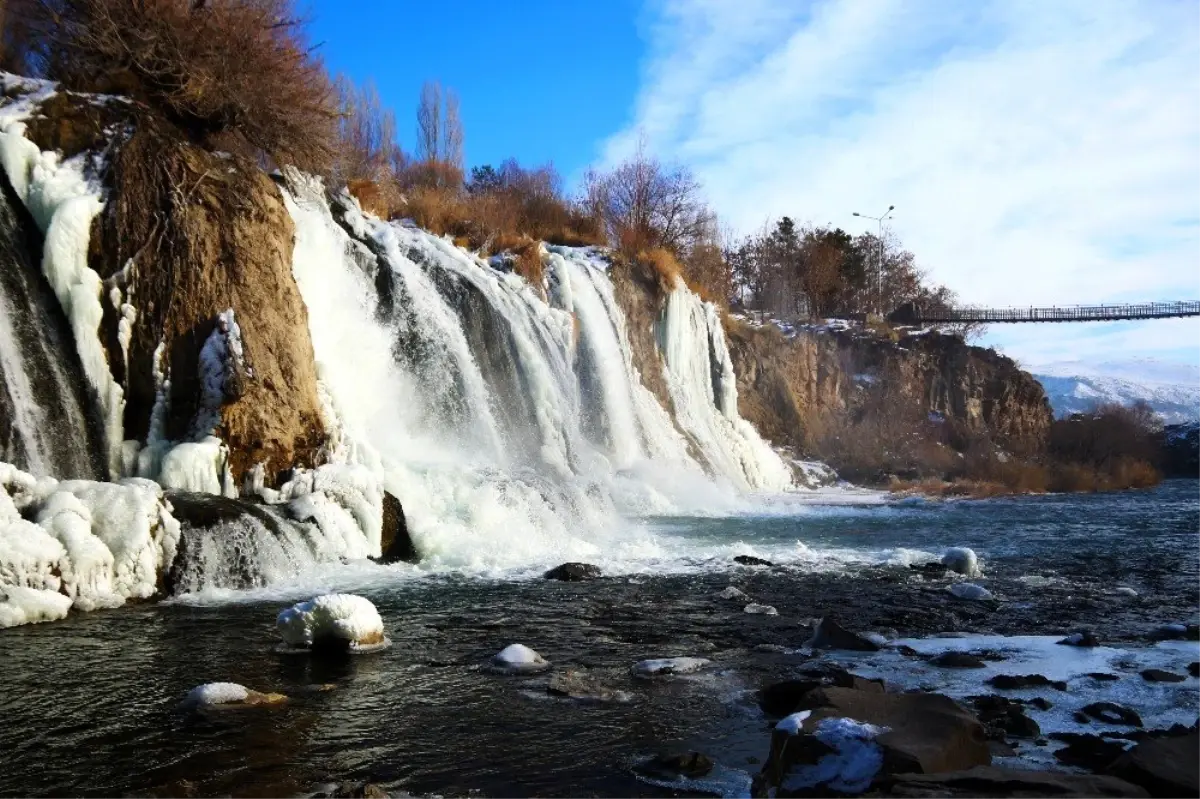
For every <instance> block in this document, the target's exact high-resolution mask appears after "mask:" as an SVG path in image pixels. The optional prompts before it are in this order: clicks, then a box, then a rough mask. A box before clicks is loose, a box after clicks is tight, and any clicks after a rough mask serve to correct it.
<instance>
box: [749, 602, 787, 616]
mask: <svg viewBox="0 0 1200 799" xmlns="http://www.w3.org/2000/svg"><path fill="white" fill-rule="evenodd" d="M742 610H743V611H744V612H746V613H749V614H751V615H758V616H778V615H779V611H778V610H776V609H775V607H774V606H773V605H759V604H757V603H754V602H751V603H750V604H749V605H747V606H746V607H744V608H742Z"/></svg>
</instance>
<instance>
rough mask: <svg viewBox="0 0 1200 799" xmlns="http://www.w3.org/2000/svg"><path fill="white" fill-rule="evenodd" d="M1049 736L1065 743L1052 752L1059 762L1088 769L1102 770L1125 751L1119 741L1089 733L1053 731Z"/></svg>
mask: <svg viewBox="0 0 1200 799" xmlns="http://www.w3.org/2000/svg"><path fill="white" fill-rule="evenodd" d="M1050 737H1051V738H1054V739H1056V740H1059V741H1065V742H1066V744H1067V745H1066V746H1064V747H1063V748H1062V749H1059V750H1057V751H1056V752H1055V753H1054V757H1055V758H1056V759H1057V760H1058V761H1059V762H1060V763H1065V764H1066V765H1068V766H1077V767H1078V768H1085V769H1088V770H1089V771H1104V770H1105V769H1107V768H1108V767H1109V766H1110V765H1112V763H1113V762H1114V761H1115V760H1116V759H1117V758H1118V757H1120V756H1121V755H1122V754H1124V752H1125V745H1124V744H1122V743H1120V742H1119V741H1110V740H1108V739H1106V738H1101V737H1100V736H1099V735H1092V734H1090V733H1079V732H1054V733H1050Z"/></svg>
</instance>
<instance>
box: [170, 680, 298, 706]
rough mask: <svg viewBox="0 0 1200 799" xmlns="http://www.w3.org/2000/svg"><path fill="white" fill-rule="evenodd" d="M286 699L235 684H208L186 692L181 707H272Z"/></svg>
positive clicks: (279, 695)
mask: <svg viewBox="0 0 1200 799" xmlns="http://www.w3.org/2000/svg"><path fill="white" fill-rule="evenodd" d="M286 699H287V697H286V696H284V695H283V694H271V693H260V692H259V691H252V690H250V689H249V688H247V687H246V686H244V685H239V684H238V683H235V682H210V683H205V684H204V685H197V686H196V687H195V688H193V689H192V690H190V691H188V695H187V696H186V697H184V700H183V705H185V706H187V707H213V706H218V705H224V706H228V705H274V704H278V703H279V702H283V701H285V700H286Z"/></svg>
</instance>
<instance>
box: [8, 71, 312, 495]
mask: <svg viewBox="0 0 1200 799" xmlns="http://www.w3.org/2000/svg"><path fill="white" fill-rule="evenodd" d="M114 131H115V133H114ZM25 135H26V136H27V137H28V138H29V139H30V140H32V141H33V142H34V144H36V145H37V146H38V147H39V148H40V149H41V150H43V151H47V150H54V151H58V152H60V153H62V154H63V155H64V156H71V155H74V154H76V153H81V152H91V153H99V152H103V153H104V155H105V157H104V158H97V159H94V164H95V166H94V169H95V170H96V174H95V175H94V176H93V177H94V178H95V179H97V180H98V181H99V182H100V183H101V184H102V185H104V186H105V187H106V189H107V193H106V196H105V199H104V209H103V210H102V211H101V212H100V214H99V215H98V216H97V217H96V218H95V219H94V221H93V223H92V231H91V237H90V243H89V253H88V267H90V269H92V270H93V271H94V272H95V273H96V274H98V275H99V277H100V278H101V279H102V281H103V287H102V291H101V303H102V305H103V311H104V318H103V320H102V322H101V324H100V329H99V336H100V341H101V342H102V343H103V345H104V348H105V350H106V356H107V361H108V370H109V372H110V373H111V376H112V378H113V380H115V381H116V383H117V384H118V385H119V386H120V387H121V389H122V390H123V393H124V405H125V407H124V414H123V419H122V420H121V421H122V422H123V437H124V438H125V439H127V440H137V441H139V442H143V443H144V442H147V441H148V440H150V439H152V438H157V439H160V440H170V441H196V440H200V439H202V438H203V437H205V436H207V435H215V436H217V437H218V438H220V439H222V440H223V441H224V442H225V443H226V444H227V445H228V449H229V456H228V464H227V465H228V468H229V470H230V471H231V473H232V476H233V478H234V481H235V483H236V484H237V485H241V484H242V483H243V480H244V478H245V477H246V475H247V474H248V473H249V472H250V471H251V470H252V469H254V468H255V467H256V466H258V465H261V466H262V467H263V475H264V478H265V483H266V484H267V485H271V486H274V485H278V484H279V483H280V482H282V477H283V476H284V475H285V474H286V472H287V471H288V470H290V469H291V468H292V467H293V466H306V467H308V466H313V465H315V464H316V463H317V462H318V460H319V454H318V452H319V449H320V447H321V446H322V445H323V444H324V443H325V440H326V433H325V429H324V424H323V421H322V416H321V409H320V402H319V399H318V395H317V377H316V367H315V364H314V358H313V348H312V342H311V339H310V337H309V332H308V318H307V311H306V308H305V305H304V302H303V300H302V299H301V297H300V293H299V290H298V289H297V287H296V283H295V280H294V279H293V278H292V273H291V261H292V248H293V239H294V235H293V226H292V220H291V217H290V216H289V214H288V212H287V210H286V208H285V207H284V204H283V199H282V196H281V194H280V191H279V189H278V188H277V187H276V186H275V184H274V183H273V182H272V181H271V179H270V178H269V177H268V176H267V175H266V173H264V172H263V171H262V169H260V168H259V167H258V165H257V164H255V163H254V162H253V161H251V160H250V159H249V158H246V157H243V156H240V155H235V154H229V153H216V152H209V151H207V150H205V149H203V148H201V147H199V146H197V145H195V144H193V143H191V142H189V141H188V140H187V138H186V136H185V135H184V134H182V133H181V132H180V131H178V130H176V129H174V128H173V127H172V126H171V125H170V124H169V123H167V122H165V121H163V120H161V119H160V118H157V117H155V116H153V115H151V114H150V113H149V112H146V111H145V110H144V109H142V108H141V107H140V106H138V105H137V104H135V103H129V102H119V103H118V102H105V101H104V100H99V101H94V100H91V99H89V98H88V97H86V96H81V95H74V94H71V93H68V92H58V93H57V94H54V95H52V96H51V98H50V99H49V100H46V101H45V102H43V103H42V104H41V105H40V107H39V108H38V110H37V111H36V112H35V114H34V115H33V116H32V117H31V118H30V120H29V121H28V124H27V127H26V130H25ZM230 310H232V311H233V313H232V314H227V318H228V320H229V322H230V323H232V322H236V326H237V328H238V330H237V333H239V334H240V336H239V339H238V341H237V342H236V347H235V346H234V345H230V346H231V347H233V348H236V349H238V350H239V351H238V352H237V353H236V356H237V357H236V358H234V357H230V358H228V359H227V361H226V368H225V373H224V374H223V375H220V374H218V375H215V376H214V375H213V374H212V366H211V363H207V364H206V363H205V357H203V356H202V352H203V351H204V350H205V347H206V344H209V343H210V337H212V336H213V334H214V330H217V329H218V325H219V324H220V317H221V315H222V314H225V313H226V312H227V311H230ZM210 346H211V345H210ZM208 360H209V361H211V360H212V359H211V358H209V359H208ZM214 405H215V406H216V407H212V406H214ZM156 406H157V414H156ZM154 425H158V428H159V429H154V427H153V426H154ZM117 443H119V442H111V441H110V442H108V446H109V447H110V449H111V448H112V447H114V446H115V444H117ZM114 476H116V475H114Z"/></svg>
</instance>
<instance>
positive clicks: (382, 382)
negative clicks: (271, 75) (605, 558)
mask: <svg viewBox="0 0 1200 799" xmlns="http://www.w3.org/2000/svg"><path fill="white" fill-rule="evenodd" d="M286 182H287V188H286V190H285V202H286V204H287V207H288V210H289V212H290V213H291V214H292V218H293V220H294V222H295V225H296V247H295V252H294V256H293V271H294V274H295V277H296V280H297V283H298V285H299V287H300V291H301V295H302V296H303V297H304V300H305V303H306V305H307V306H308V318H309V325H310V329H311V334H312V338H313V347H314V351H315V354H316V359H317V362H318V374H319V376H320V381H321V390H322V392H323V394H324V395H325V396H326V397H327V398H328V402H329V409H328V411H329V414H330V416H331V420H330V426H331V427H332V428H334V429H336V430H337V431H338V433H337V436H338V438H339V441H340V454H339V455H337V457H340V458H342V459H345V460H348V461H354V462H358V463H361V464H365V465H368V466H369V467H370V468H371V469H373V470H374V472H375V473H376V474H377V475H378V477H379V479H380V480H381V481H382V482H383V484H384V485H385V486H386V487H387V488H388V490H389V491H391V492H392V493H394V494H395V495H396V496H398V497H400V499H401V502H402V503H403V504H404V507H405V512H406V514H407V517H408V524H409V530H410V532H411V534H412V535H413V538H414V539H415V540H416V541H417V543H418V546H420V547H421V548H422V550H423V551H424V552H425V553H426V554H427V560H428V561H429V562H430V563H432V564H444V565H451V566H455V567H460V568H465V569H468V570H471V569H482V570H490V569H497V568H499V569H505V568H512V567H518V566H538V565H544V564H547V563H551V565H552V561H561V560H564V559H587V558H589V557H593V558H594V557H598V556H600V555H601V554H605V555H613V554H614V553H615V552H618V551H620V550H622V549H623V548H629V549H638V550H639V551H644V550H645V548H647V547H650V548H653V546H654V544H653V537H652V536H650V535H649V533H647V532H646V531H645V530H643V529H642V528H641V525H640V523H638V522H637V521H636V520H635V519H631V516H633V517H636V516H638V515H641V514H644V513H646V512H650V513H684V512H691V511H696V510H699V509H711V508H713V507H728V506H729V505H730V504H731V503H732V502H733V501H734V499H733V497H735V495H736V493H737V491H738V490H739V489H741V490H745V489H753V490H782V489H786V488H787V487H789V486H790V484H791V482H790V472H789V470H788V467H787V466H786V465H785V464H784V463H783V461H782V460H781V459H780V458H779V456H778V455H777V454H776V453H775V452H774V451H772V450H771V449H770V447H769V446H767V444H766V443H765V442H763V441H762V439H761V438H759V437H758V435H757V433H756V432H755V431H754V429H753V427H751V426H750V425H749V424H748V423H747V422H745V421H744V420H742V419H741V418H740V417H739V416H738V415H737V407H736V406H737V395H736V388H735V387H734V380H733V373H732V365H731V363H730V359H729V354H728V350H727V349H726V348H725V342H724V338H723V334H722V333H721V332H720V319H719V317H718V315H717V312H716V310H715V309H714V308H713V307H712V306H711V305H710V304H706V303H703V302H701V301H700V299H699V298H698V297H696V296H695V295H694V294H692V293H691V292H689V291H687V290H686V289H683V288H681V289H680V290H678V291H677V292H675V294H673V295H672V296H671V297H670V299H669V301H668V304H667V308H666V312H665V314H664V317H663V319H662V320H660V323H659V327H660V330H659V331H658V333H659V338H660V340H661V341H662V342H663V349H664V352H665V353H667V354H668V356H671V355H672V354H673V357H667V358H666V360H665V361H664V364H665V366H664V369H665V373H666V376H667V377H668V384H669V385H670V386H671V390H672V400H673V402H674V405H675V412H676V415H677V417H678V422H679V429H677V428H676V425H675V424H674V423H673V421H672V418H671V416H670V414H669V413H668V411H667V410H666V409H664V408H663V407H662V405H661V404H660V403H659V402H658V401H657V400H656V399H655V398H654V396H653V395H652V394H651V393H650V392H649V391H648V390H647V389H646V388H645V387H644V386H643V385H642V383H641V380H640V377H639V375H638V374H637V370H636V369H635V368H634V366H633V364H632V360H631V356H630V348H629V344H628V333H627V331H626V329H625V320H624V316H623V314H622V313H621V310H620V307H619V306H618V305H617V303H616V301H615V300H614V297H613V290H612V284H611V282H610V281H609V278H608V275H607V273H606V264H605V263H604V260H603V257H602V253H600V252H599V251H595V250H587V249H578V248H565V247H552V248H548V251H547V253H546V263H547V284H548V288H549V291H548V295H549V298H550V302H547V301H546V300H545V299H544V298H543V295H542V293H541V292H540V291H538V290H536V288H535V287H532V286H530V285H529V284H528V283H527V282H526V281H525V280H524V279H523V278H521V277H519V276H517V275H515V274H512V273H511V272H508V271H506V270H505V269H504V268H503V265H502V264H501V263H499V261H498V260H496V259H494V261H493V263H489V262H486V261H484V260H482V259H480V258H478V257H476V256H473V255H471V254H469V253H467V252H465V251H464V250H463V249H461V248H459V247H456V246H455V245H454V244H453V243H451V242H450V241H449V240H447V239H443V238H441V237H438V236H434V235H432V234H430V233H428V232H426V231H423V230H420V229H418V228H415V227H413V226H411V225H410V224H406V223H402V222H392V223H388V222H383V221H380V220H378V219H374V218H372V217H368V216H366V215H364V214H363V213H362V212H361V211H360V210H359V209H358V207H357V204H356V203H355V202H354V201H353V200H352V199H351V198H349V197H348V195H343V196H342V197H340V198H336V199H335V201H334V202H333V206H332V207H331V205H330V203H329V201H327V198H326V196H325V193H324V190H323V188H322V186H321V185H320V183H319V181H315V180H313V179H310V178H306V177H304V176H301V175H299V174H298V173H294V172H289V174H288V176H287V181H286ZM537 288H540V287H537ZM680 309H685V310H684V314H683V317H680V314H679V310H680ZM693 317H694V318H693ZM689 319H690V320H691V321H687V320H689ZM689 337H690V338H689ZM701 367H702V369H701ZM713 369H716V370H717V371H716V373H715V374H714V373H713ZM701 376H702V377H703V379H699V377H701ZM681 432H682V434H681ZM689 439H690V441H691V442H692V444H693V445H694V446H693V449H695V450H698V451H699V453H700V454H701V457H702V458H703V459H704V462H703V463H700V462H697V461H696V460H695V459H694V458H693V457H691V456H690V455H689V454H688V453H689V446H688V445H689Z"/></svg>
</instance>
